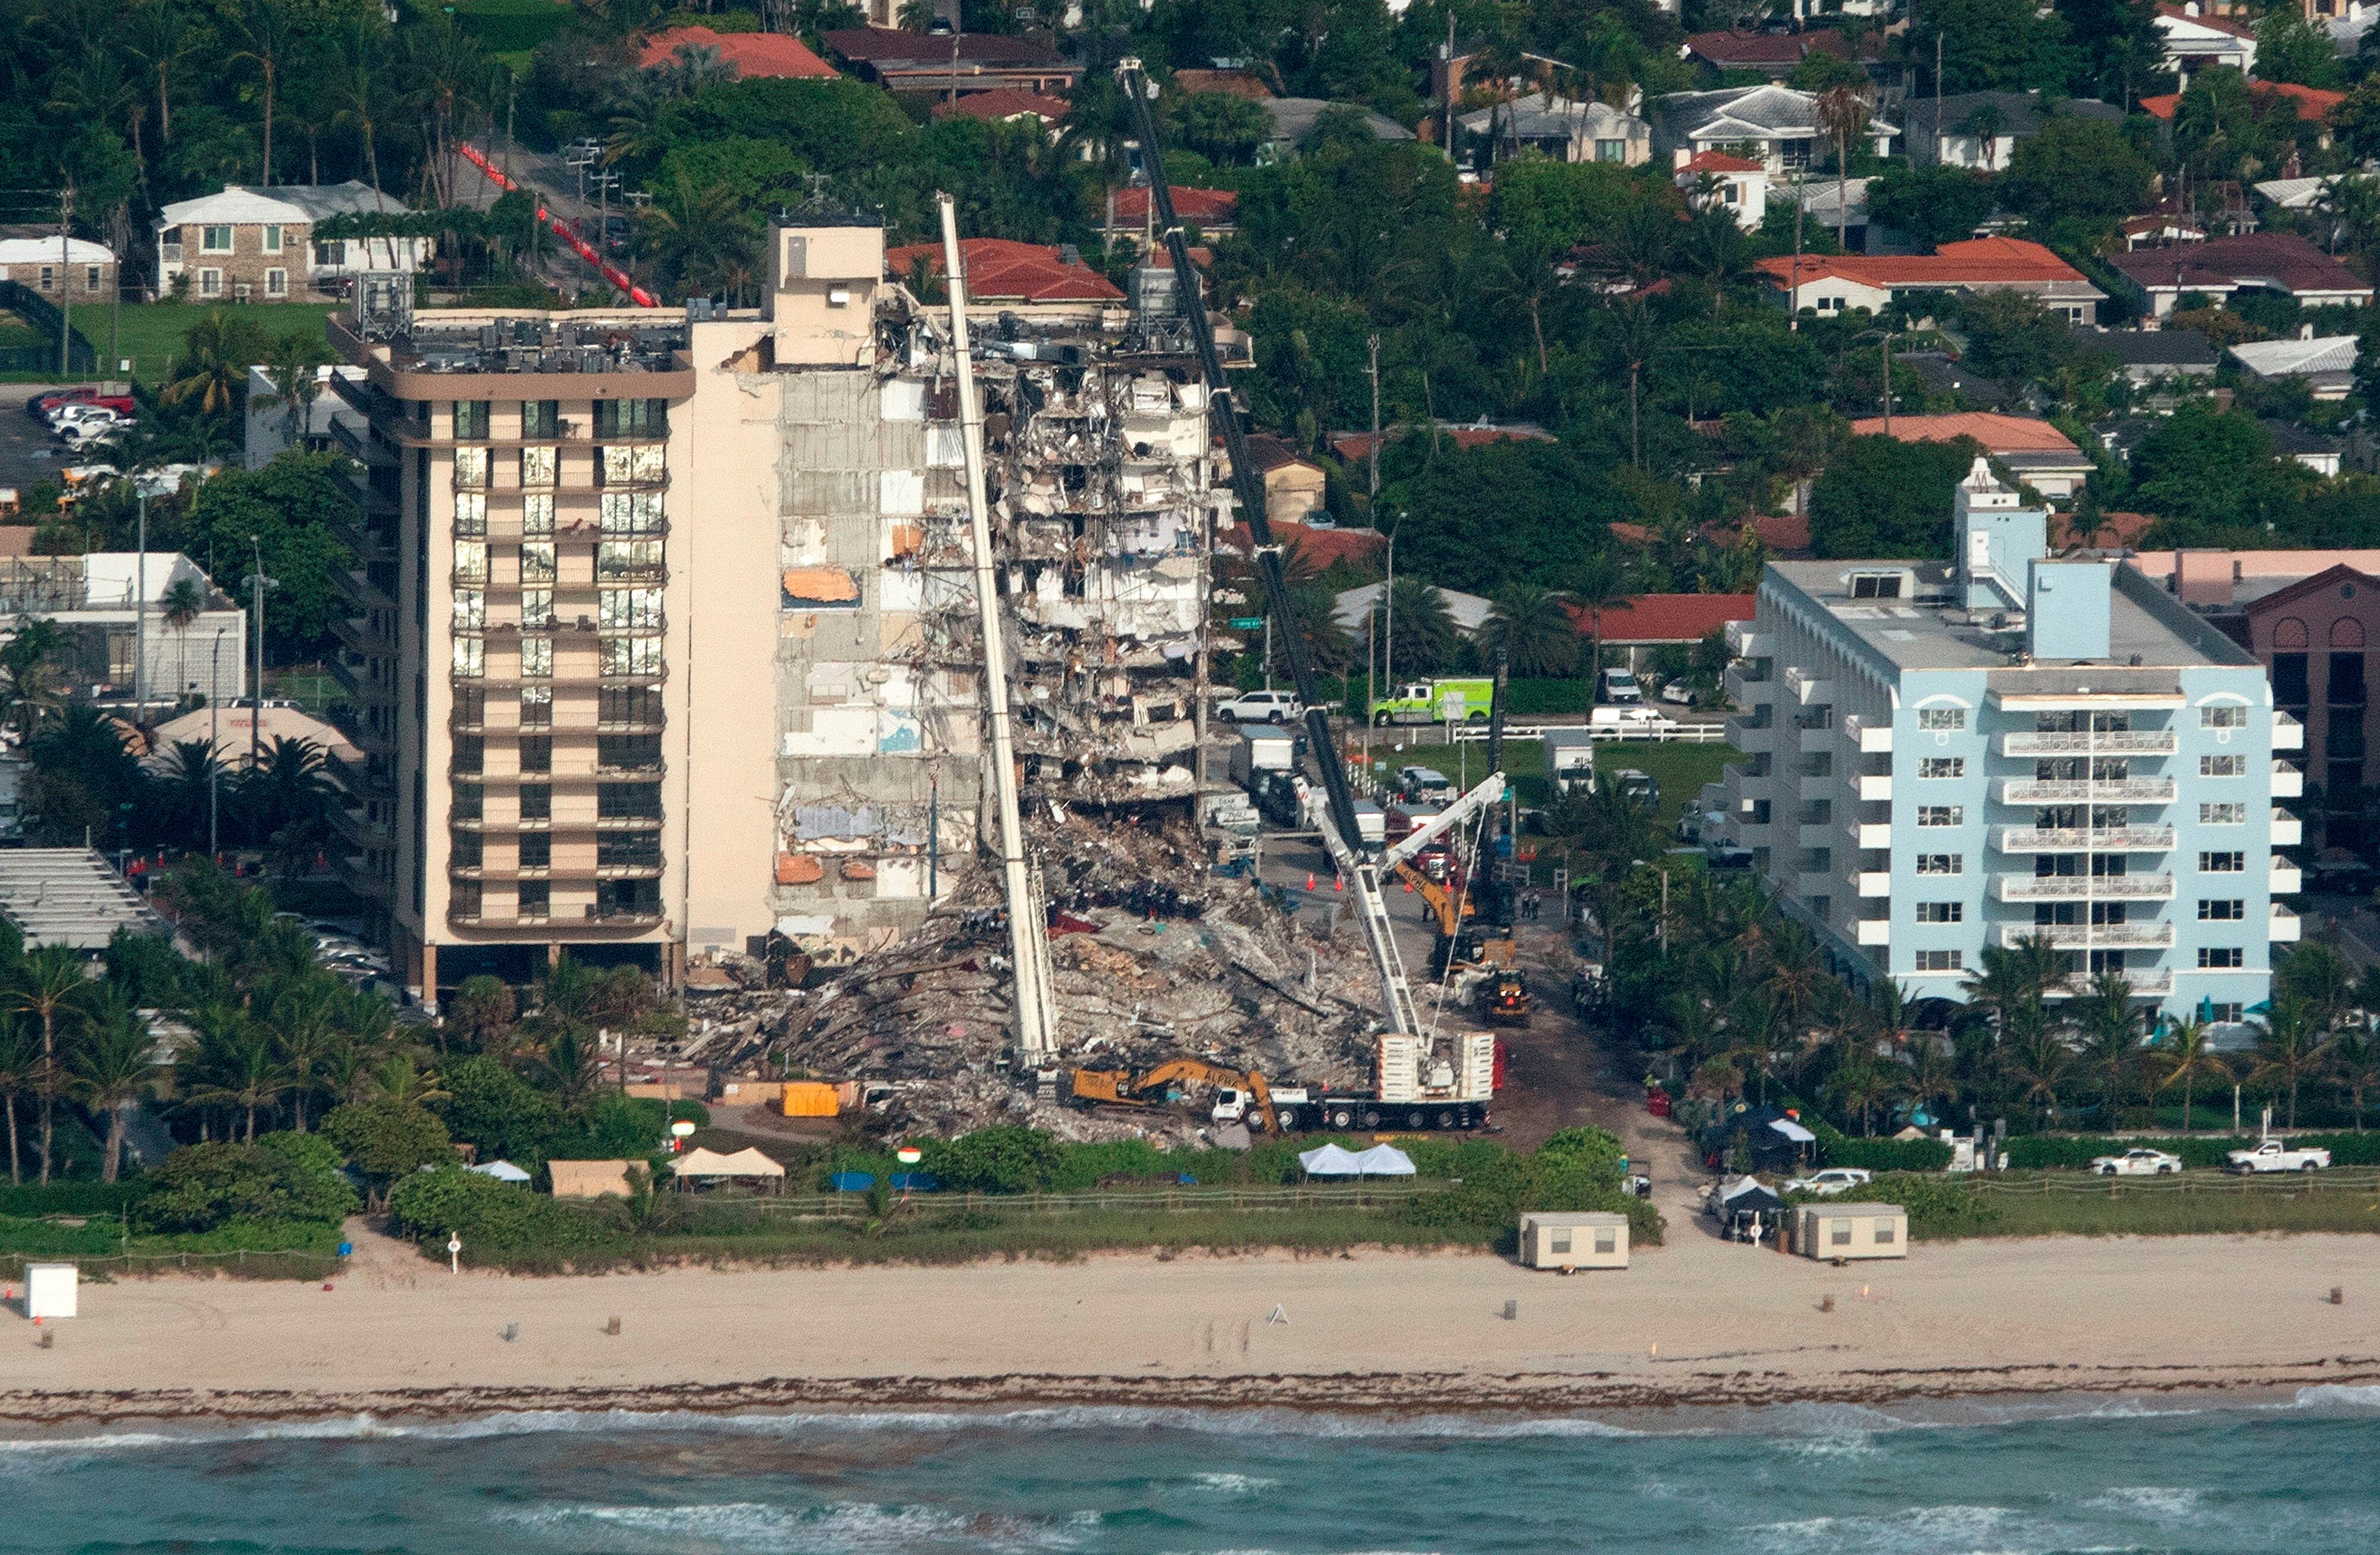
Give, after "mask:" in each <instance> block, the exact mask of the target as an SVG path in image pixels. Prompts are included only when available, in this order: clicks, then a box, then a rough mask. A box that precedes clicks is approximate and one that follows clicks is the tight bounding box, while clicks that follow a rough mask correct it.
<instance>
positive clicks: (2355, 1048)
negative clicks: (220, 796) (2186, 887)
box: [0, 1030, 2380, 1134]
mask: <svg viewBox="0 0 2380 1555" xmlns="http://www.w3.org/2000/svg"><path fill="white" fill-rule="evenodd" d="M2330 1071H2331V1074H2332V1075H2333V1077H2335V1078H2336V1079H2337V1080H2338V1083H2339V1084H2340V1085H2341V1086H2343V1087H2346V1089H2347V1096H2348V1099H2349V1100H2350V1101H2351V1102H2352V1103H2353V1104H2354V1107H2355V1132H2356V1133H2358V1134H2361V1133H2362V1132H2363V1097H2364V1093H2365V1092H2367V1091H2369V1090H2370V1089H2372V1087H2374V1086H2380V1035H2375V1034H2374V1033H2373V1032H2372V1031H2370V1030H2354V1031H2345V1032H2341V1033H2340V1034H2339V1036H2338V1039H2336V1040H2335V1041H2333V1042H2332V1043H2331V1045H2330ZM4 1074H6V1065H5V1063H0V1075H4Z"/></svg>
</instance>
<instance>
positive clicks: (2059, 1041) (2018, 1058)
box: [2005, 1025, 2074, 1121]
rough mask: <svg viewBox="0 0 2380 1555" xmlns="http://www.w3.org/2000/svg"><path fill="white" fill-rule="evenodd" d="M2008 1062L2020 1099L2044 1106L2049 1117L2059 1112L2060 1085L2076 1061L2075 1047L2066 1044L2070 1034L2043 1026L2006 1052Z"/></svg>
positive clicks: (2025, 1036)
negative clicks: (2067, 1035)
mask: <svg viewBox="0 0 2380 1555" xmlns="http://www.w3.org/2000/svg"><path fill="white" fill-rule="evenodd" d="M2005 1062H2006V1063H2007V1065H2008V1071H2009V1076H2010V1078H2011V1079H2013V1080H2015V1081H2016V1083H2017V1087H2018V1092H2017V1094H2018V1098H2019V1099H2021V1100H2024V1101H2029V1102H2032V1103H2033V1104H2034V1106H2036V1107H2038V1108H2040V1109H2042V1112H2043V1117H2044V1119H2045V1121H2046V1119H2047V1118H2049V1117H2054V1116H2056V1115H2057V1112H2058V1087H2059V1086H2060V1085H2062V1084H2064V1082H2065V1079H2066V1072H2067V1071H2068V1070H2069V1069H2070V1068H2071V1067H2073V1063H2074V1050H2073V1049H2072V1048H2070V1047H2068V1046H2067V1045H2066V1034H2065V1033H2064V1032H2062V1031H2059V1030H2058V1029H2056V1028H2055V1027H2049V1026H2046V1025H2044V1026H2041V1027H2037V1028H2035V1029H2034V1030H2031V1031H2029V1032H2027V1033H2026V1034H2025V1035H2024V1038H2023V1039H2022V1041H2020V1042H2019V1043H2018V1045H2017V1046H2016V1047H2015V1048H2014V1049H2013V1050H2011V1051H2008V1052H2006V1054H2005Z"/></svg>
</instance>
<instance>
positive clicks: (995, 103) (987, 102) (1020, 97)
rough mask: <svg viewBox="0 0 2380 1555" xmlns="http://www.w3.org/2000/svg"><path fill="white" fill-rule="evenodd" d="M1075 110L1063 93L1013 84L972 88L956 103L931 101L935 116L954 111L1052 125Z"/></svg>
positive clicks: (1005, 121) (968, 115)
mask: <svg viewBox="0 0 2380 1555" xmlns="http://www.w3.org/2000/svg"><path fill="white" fill-rule="evenodd" d="M1074 111H1075V107H1074V104H1073V103H1068V102H1067V101H1066V100H1065V99H1064V98H1062V97H1044V96H1042V95H1041V94H1040V93H1038V92H1032V91H1022V90H1020V89H1018V88H1016V87H994V88H993V89H992V90H991V91H971V92H968V93H967V94H966V95H965V96H964V97H962V98H960V99H959V100H958V101H957V102H955V103H935V104H934V117H936V118H938V119H946V118H949V117H950V116H951V115H953V114H957V115H961V116H963V117H965V118H971V119H988V120H990V122H992V123H993V124H1014V123H1015V122H1016V121H1017V120H1018V119H1039V120H1040V121H1041V122H1042V123H1043V124H1044V125H1046V126H1049V127H1050V128H1056V127H1057V126H1058V125H1060V124H1062V123H1064V122H1065V118H1066V115H1068V114H1071V113H1073V112H1074Z"/></svg>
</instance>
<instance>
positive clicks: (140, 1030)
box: [67, 1004, 160, 1183]
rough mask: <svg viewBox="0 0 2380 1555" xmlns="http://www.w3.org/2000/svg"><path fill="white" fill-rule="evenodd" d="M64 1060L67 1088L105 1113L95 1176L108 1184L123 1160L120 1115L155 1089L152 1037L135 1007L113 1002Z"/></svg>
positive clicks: (90, 1105)
mask: <svg viewBox="0 0 2380 1555" xmlns="http://www.w3.org/2000/svg"><path fill="white" fill-rule="evenodd" d="M67 1067H68V1068H69V1069H71V1070H72V1071H73V1078H72V1079H71V1080H70V1081H68V1083H67V1089H68V1090H69V1091H70V1092H72V1093H73V1094H74V1095H75V1096H76V1097H77V1098H79V1099H80V1100H81V1101H82V1103H83V1104H84V1105H85V1106H87V1107H90V1108H92V1109H94V1110H95V1111H98V1112H105V1113H106V1114H107V1153H106V1155H105V1157H104V1158H103V1160H102V1161H101V1163H100V1169H99V1180H100V1181H101V1182H103V1183H113V1182H115V1178H116V1172H117V1168H118V1165H119V1163H120V1162H121V1161H122V1160H123V1159H124V1120H125V1115H126V1114H127V1113H128V1112H131V1111H132V1109H134V1108H135V1107H138V1106H139V1105H140V1103H141V1101H142V1100H144V1099H147V1098H148V1097H149V1096H150V1095H151V1094H152V1093H153V1092H154V1091H155V1090H156V1088H157V1079H158V1075H159V1073H160V1070H159V1066H158V1063H157V1039H156V1038H155V1037H154V1036H152V1034H151V1032H150V1030H149V1023H148V1022H147V1021H146V1020H143V1019H142V1018H141V1016H140V1012H139V1011H137V1010H133V1009H129V1008H127V1007H126V1006H124V1005H122V1004H117V1005H115V1007H113V1008H111V1009H108V1010H106V1011H104V1012H103V1013H102V1014H99V1015H97V1016H95V1017H94V1018H93V1019H92V1020H91V1021H90V1022H89V1023H87V1024H86V1026H85V1027H84V1030H83V1036H82V1040H81V1041H79V1042H78V1043H76V1044H75V1047H74V1051H73V1052H72V1053H71V1054H70V1055H69V1056H68V1058H67Z"/></svg>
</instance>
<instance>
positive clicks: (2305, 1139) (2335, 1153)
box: [2008, 1134, 2380, 1169]
mask: <svg viewBox="0 0 2380 1555" xmlns="http://www.w3.org/2000/svg"><path fill="white" fill-rule="evenodd" d="M2284 1137H2286V1138H2287V1139H2288V1140H2289V1143H2290V1144H2291V1145H2292V1146H2300V1147H2311V1148H2319V1149H2325V1150H2328V1151H2329V1152H2330V1163H2331V1164H2332V1165H2333V1166H2380V1134H2291V1135H2286V1136H2284ZM2255 1143H2256V1141H2255V1139H2254V1138H2253V1136H2246V1135H2237V1134H2184V1135H2178V1136H2170V1137H2167V1138H2162V1139H2109V1138H2105V1137H2099V1138H2093V1137H2090V1136H2084V1137H2082V1138H2053V1137H2049V1136H2044V1135H2038V1134H2034V1135H2025V1136H2020V1137H2016V1138H2011V1139H2010V1141H2009V1142H2008V1155H2009V1165H2010V1166H2011V1167H2016V1168H2023V1169H2032V1168H2041V1167H2061V1166H2065V1167H2087V1166H2089V1165H2090V1164H2091V1162H2092V1161H2093V1160H2095V1158H2097V1157H2099V1156H2119V1155H2122V1154H2123V1153H2124V1152H2125V1151H2126V1150H2133V1149H2143V1148H2146V1149H2151V1150H2163V1151H2165V1152H2166V1153H2167V1154H2168V1155H2175V1156H2180V1158H2181V1163H2182V1164H2183V1165H2184V1166H2221V1165H2222V1164H2223V1163H2224V1158H2225V1157H2227V1156H2228V1155H2229V1154H2230V1153H2231V1152H2232V1151H2233V1150H2240V1149H2249V1148H2253V1147H2254V1145H2255Z"/></svg>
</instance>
